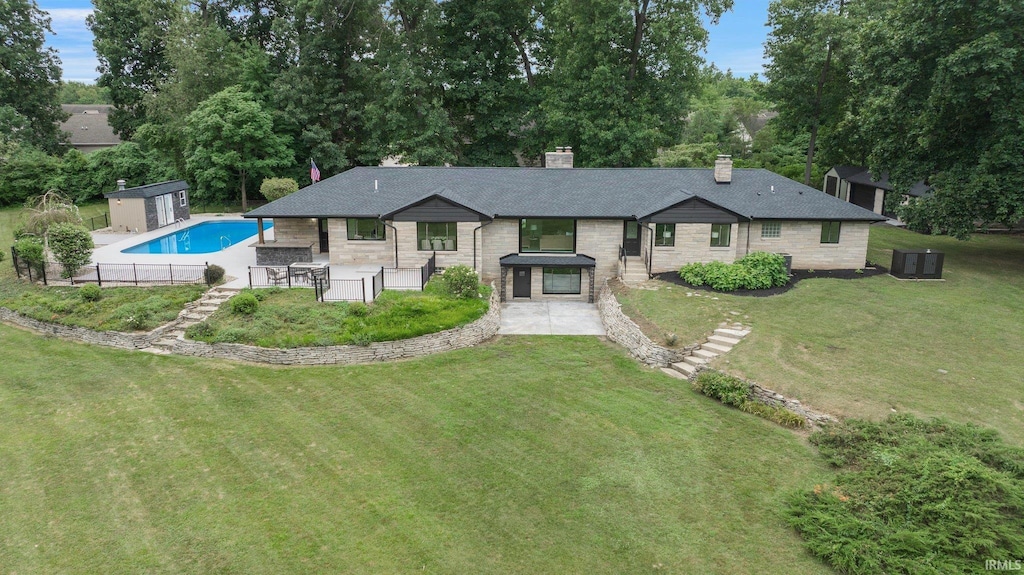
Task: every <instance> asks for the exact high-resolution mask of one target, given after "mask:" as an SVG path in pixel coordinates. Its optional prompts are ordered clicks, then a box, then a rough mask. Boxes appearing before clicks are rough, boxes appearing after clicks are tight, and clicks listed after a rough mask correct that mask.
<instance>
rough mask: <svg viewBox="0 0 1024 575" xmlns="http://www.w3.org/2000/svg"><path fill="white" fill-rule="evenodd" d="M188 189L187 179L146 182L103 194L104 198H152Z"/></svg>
mask: <svg viewBox="0 0 1024 575" xmlns="http://www.w3.org/2000/svg"><path fill="white" fill-rule="evenodd" d="M187 189H188V182H186V181H185V180H169V181H166V182H160V183H157V184H146V185H145V186H136V187H134V188H125V189H123V190H117V191H114V192H108V193H106V194H103V197H104V198H152V197H154V196H162V195H164V194H171V193H174V192H181V191H184V190H187Z"/></svg>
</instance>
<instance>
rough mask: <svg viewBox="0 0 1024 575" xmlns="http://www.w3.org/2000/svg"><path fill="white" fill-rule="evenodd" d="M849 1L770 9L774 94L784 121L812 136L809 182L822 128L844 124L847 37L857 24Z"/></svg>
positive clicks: (783, 1)
mask: <svg viewBox="0 0 1024 575" xmlns="http://www.w3.org/2000/svg"><path fill="white" fill-rule="evenodd" d="M849 1H850V0H774V1H773V2H772V3H771V5H770V6H769V7H768V25H769V26H771V27H772V31H771V32H770V33H769V35H768V41H767V42H766V43H765V55H766V56H767V57H768V59H769V63H768V65H767V66H766V67H765V74H766V75H767V77H768V79H769V83H768V87H767V90H768V97H769V98H770V99H771V100H773V101H774V102H775V103H776V104H777V105H778V110H779V120H778V121H779V122H780V123H781V124H782V125H783V126H784V127H785V128H787V129H789V130H794V131H805V132H807V133H808V134H809V135H810V138H809V144H808V146H807V157H806V162H805V167H804V183H805V184H808V185H809V184H810V183H811V171H812V168H813V165H814V156H815V151H816V147H817V143H818V132H819V130H821V129H822V127H823V126H825V127H826V128H828V127H832V126H834V125H835V124H836V123H838V121H839V119H840V118H841V117H842V115H843V112H844V111H845V105H846V100H847V98H848V97H849V95H850V85H849V74H848V73H847V71H848V68H849V64H848V56H847V55H848V54H849V51H848V50H846V41H847V38H846V36H848V35H850V34H852V33H854V32H855V26H854V25H853V24H852V21H851V19H850V18H849V17H848V14H845V13H844V11H846V9H847V4H848V3H849Z"/></svg>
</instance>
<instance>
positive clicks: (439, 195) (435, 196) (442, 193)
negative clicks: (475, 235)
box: [382, 189, 491, 220]
mask: <svg viewBox="0 0 1024 575" xmlns="http://www.w3.org/2000/svg"><path fill="white" fill-rule="evenodd" d="M452 196H455V197H459V196H458V194H455V193H452V192H451V190H447V189H440V190H436V191H434V192H432V193H428V194H427V195H425V196H424V197H422V198H420V199H418V200H415V201H413V202H412V203H410V204H408V205H405V206H402V207H400V208H398V209H397V210H393V211H391V212H389V213H386V214H383V216H382V217H383V218H384V219H392V218H394V217H395V216H396V215H398V214H401V213H402V212H405V211H407V210H410V209H413V208H416V207H419V206H422V205H424V204H426V203H428V202H430V201H431V200H440V201H442V202H444V203H446V204H448V205H449V206H453V207H456V208H461V209H463V210H468V211H470V212H473V213H474V214H476V215H478V216H480V218H482V219H485V220H489V219H491V216H490V215H488V214H485V213H483V212H481V211H479V210H476V209H474V208H473V207H472V206H469V205H467V204H466V203H463V201H465V200H463V201H459V200H457V199H455V198H453V197H452ZM460 199H461V198H460Z"/></svg>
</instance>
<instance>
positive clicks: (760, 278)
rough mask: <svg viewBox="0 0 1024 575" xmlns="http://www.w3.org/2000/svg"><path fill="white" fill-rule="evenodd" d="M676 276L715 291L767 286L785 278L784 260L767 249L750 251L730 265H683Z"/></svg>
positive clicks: (780, 282)
mask: <svg viewBox="0 0 1024 575" xmlns="http://www.w3.org/2000/svg"><path fill="white" fill-rule="evenodd" d="M679 277H680V278H682V280H683V281H685V282H686V283H688V284H690V285H692V286H703V285H706V286H708V287H710V288H711V289H715V290H718V291H734V290H737V289H768V288H772V287H777V286H782V285H786V282H788V281H789V276H788V275H787V274H786V259H785V258H784V257H783V256H781V255H779V254H772V253H768V252H752V253H750V254H747V255H746V256H744V257H742V258H740V259H739V260H737V261H736V263H733V264H727V263H723V262H710V263H706V264H704V263H692V264H687V265H685V266H683V267H682V268H680V270H679Z"/></svg>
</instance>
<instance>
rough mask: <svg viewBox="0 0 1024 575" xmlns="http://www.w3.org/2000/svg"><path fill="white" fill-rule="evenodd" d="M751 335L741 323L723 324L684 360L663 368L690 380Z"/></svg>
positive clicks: (664, 371) (676, 376)
mask: <svg viewBox="0 0 1024 575" xmlns="http://www.w3.org/2000/svg"><path fill="white" fill-rule="evenodd" d="M748 335H750V329H749V328H746V327H744V326H743V325H740V324H723V327H719V328H717V329H716V330H715V332H714V333H713V334H712V335H711V336H709V337H708V339H707V341H706V342H704V343H702V344H701V345H700V347H698V348H697V349H695V350H693V351H692V352H691V353H690V355H688V356H686V357H684V358H683V361H679V362H676V363H673V364H672V365H670V366H668V367H663V368H661V371H662V372H663V373H665V374H667V375H670V376H672V377H675V378H678V379H686V380H689V379H691V378H692V377H693V376H695V375H696V374H697V372H699V371H700V370H701V369H703V368H704V367H705V366H706V365H707V364H708V362H710V361H711V360H712V359H714V358H716V357H718V356H720V355H722V354H725V353H729V351H730V350H732V348H733V346H735V345H736V344H738V343H739V342H740V341H742V340H743V338H744V337H746V336H748Z"/></svg>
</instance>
